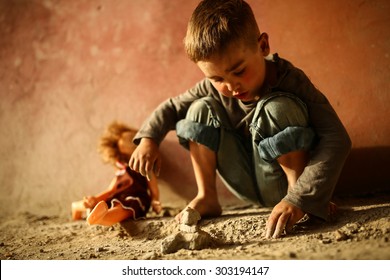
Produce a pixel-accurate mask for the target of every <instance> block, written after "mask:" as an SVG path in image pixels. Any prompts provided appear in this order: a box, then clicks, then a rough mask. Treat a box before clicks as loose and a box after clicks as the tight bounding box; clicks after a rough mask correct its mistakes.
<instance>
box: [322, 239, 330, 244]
mask: <svg viewBox="0 0 390 280" xmlns="http://www.w3.org/2000/svg"><path fill="white" fill-rule="evenodd" d="M321 243H322V244H330V243H332V240H330V239H329V238H324V239H322V240H321Z"/></svg>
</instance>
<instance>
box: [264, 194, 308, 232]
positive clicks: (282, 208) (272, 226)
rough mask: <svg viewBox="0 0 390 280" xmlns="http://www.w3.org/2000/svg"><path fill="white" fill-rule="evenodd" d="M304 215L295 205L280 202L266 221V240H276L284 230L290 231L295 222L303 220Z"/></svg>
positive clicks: (283, 201)
mask: <svg viewBox="0 0 390 280" xmlns="http://www.w3.org/2000/svg"><path fill="white" fill-rule="evenodd" d="M304 215H305V213H304V212H303V211H302V210H301V209H300V208H298V207H296V206H295V205H293V204H291V203H289V202H287V201H285V200H282V201H281V202H279V203H278V204H276V206H275V207H274V209H272V212H271V215H270V216H269V218H268V221H267V227H266V234H265V237H266V238H271V237H273V238H278V237H280V236H281V235H282V233H283V232H284V230H286V231H287V232H288V231H291V230H292V228H293V226H294V225H295V223H296V222H298V221H299V220H300V219H302V218H303V216H304Z"/></svg>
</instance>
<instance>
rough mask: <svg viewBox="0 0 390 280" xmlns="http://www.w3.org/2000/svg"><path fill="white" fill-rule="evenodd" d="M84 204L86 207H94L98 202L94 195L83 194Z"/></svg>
mask: <svg viewBox="0 0 390 280" xmlns="http://www.w3.org/2000/svg"><path fill="white" fill-rule="evenodd" d="M83 200H84V206H85V207H86V208H91V209H92V208H94V207H95V206H96V204H97V203H98V201H97V199H96V198H95V197H94V196H84V199H83Z"/></svg>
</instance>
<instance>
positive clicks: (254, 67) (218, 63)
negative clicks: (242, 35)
mask: <svg viewBox="0 0 390 280" xmlns="http://www.w3.org/2000/svg"><path fill="white" fill-rule="evenodd" d="M268 54H269V45H268V36H267V34H265V33H263V34H262V36H261V37H260V38H259V40H258V47H257V48H256V49H254V48H249V47H246V46H245V45H244V44H243V43H237V44H231V46H229V47H228V48H227V50H226V52H224V53H223V54H222V55H214V56H212V57H211V58H210V59H208V60H205V61H199V62H198V63H197V65H198V67H199V68H200V69H201V70H202V72H203V73H204V74H205V76H206V77H207V78H208V79H209V80H210V81H211V83H212V84H213V86H214V87H215V88H216V89H217V90H218V91H219V92H220V93H221V94H222V95H224V96H226V97H230V98H237V99H240V100H242V101H244V102H252V101H256V100H258V99H259V98H260V89H261V87H262V85H263V83H264V80H265V76H266V66H265V60H264V57H265V56H267V55H268Z"/></svg>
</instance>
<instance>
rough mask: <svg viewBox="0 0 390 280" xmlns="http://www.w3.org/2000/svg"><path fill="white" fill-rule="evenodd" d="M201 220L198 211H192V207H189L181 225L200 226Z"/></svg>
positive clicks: (183, 215) (184, 212)
mask: <svg viewBox="0 0 390 280" xmlns="http://www.w3.org/2000/svg"><path fill="white" fill-rule="evenodd" d="M200 219H201V217H200V214H199V212H198V211H196V210H194V209H192V208H191V207H187V208H186V209H185V210H184V211H183V213H182V216H181V220H180V223H181V224H185V225H188V226H194V225H197V224H198V221H199V220H200Z"/></svg>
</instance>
